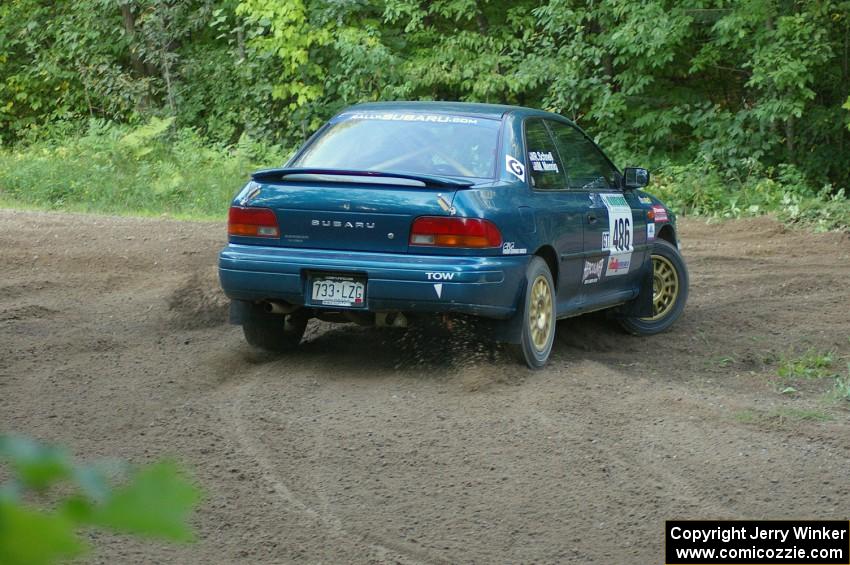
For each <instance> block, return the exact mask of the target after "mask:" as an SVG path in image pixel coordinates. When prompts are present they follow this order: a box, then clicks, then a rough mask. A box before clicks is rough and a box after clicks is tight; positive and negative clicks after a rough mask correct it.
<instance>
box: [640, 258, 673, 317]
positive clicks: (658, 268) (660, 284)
mask: <svg viewBox="0 0 850 565" xmlns="http://www.w3.org/2000/svg"><path fill="white" fill-rule="evenodd" d="M678 297H679V273H678V272H677V271H676V268H675V267H674V266H673V263H672V262H671V261H670V259H668V258H667V257H663V256H661V255H653V256H652V316H651V317H649V318H641V320H643V321H645V322H654V321H656V320H660V319H661V318H663V317H664V316H666V315H667V314H669V313H670V310H672V309H673V305H674V304H676V299H677V298H678Z"/></svg>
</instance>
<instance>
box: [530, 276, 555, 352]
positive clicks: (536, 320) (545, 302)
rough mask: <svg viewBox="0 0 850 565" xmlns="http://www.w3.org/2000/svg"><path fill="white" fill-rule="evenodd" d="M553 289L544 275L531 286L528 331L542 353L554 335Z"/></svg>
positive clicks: (535, 347) (536, 347)
mask: <svg viewBox="0 0 850 565" xmlns="http://www.w3.org/2000/svg"><path fill="white" fill-rule="evenodd" d="M553 323H554V320H553V319H552V289H551V288H550V287H549V282H548V281H547V280H546V277H544V276H543V275H540V276H538V277H537V278H536V279H534V284H532V285H531V306H530V308H529V309H528V329H529V330H530V334H531V342H532V343H533V344H534V349H536V350H537V351H538V352H542V351H543V350H545V349H546V345H547V344H548V343H549V336H550V334H551V333H552V325H553Z"/></svg>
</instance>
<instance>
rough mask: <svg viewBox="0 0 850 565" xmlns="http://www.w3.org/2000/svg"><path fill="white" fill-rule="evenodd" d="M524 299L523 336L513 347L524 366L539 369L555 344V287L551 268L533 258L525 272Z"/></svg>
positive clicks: (537, 258)
mask: <svg viewBox="0 0 850 565" xmlns="http://www.w3.org/2000/svg"><path fill="white" fill-rule="evenodd" d="M525 281H526V284H525V296H524V297H523V308H522V310H521V311H520V315H521V319H520V321H521V323H522V336H521V338H520V343H519V344H518V345H515V346H513V348H514V351H515V353H516V355H517V357H518V358H519V360H520V361H521V362H524V363H525V364H526V365H528V367H529V368H530V369H540V368H541V367H543V366H544V365H545V364H546V361H548V360H549V354H550V353H552V344H553V343H554V342H555V283H554V281H553V280H552V272H551V271H550V270H549V265H547V264H546V261H544V260H543V259H542V258H541V257H534V258H532V259H531V262H530V263H529V264H528V268H527V269H526V271H525Z"/></svg>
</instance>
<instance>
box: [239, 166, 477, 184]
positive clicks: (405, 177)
mask: <svg viewBox="0 0 850 565" xmlns="http://www.w3.org/2000/svg"><path fill="white" fill-rule="evenodd" d="M251 180H254V181H257V182H264V181H265V182H275V181H277V182H340V183H369V184H392V185H396V186H398V185H401V186H428V187H440V188H466V187H469V186H472V185H473V184H475V183H474V182H473V181H471V180H460V179H456V178H452V177H443V176H438V175H425V174H420V173H396V172H392V171H356V170H353V171H352V170H346V169H310V168H307V169H304V168H279V169H263V170H260V171H255V172H253V173H251Z"/></svg>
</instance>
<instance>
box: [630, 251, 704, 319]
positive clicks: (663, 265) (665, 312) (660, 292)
mask: <svg viewBox="0 0 850 565" xmlns="http://www.w3.org/2000/svg"><path fill="white" fill-rule="evenodd" d="M652 271H653V284H652V286H653V289H652V290H653V292H652V303H653V305H652V310H653V315H652V316H650V317H646V318H639V317H637V316H630V317H626V318H620V319H619V322H620V325H621V326H623V329H625V330H626V331H627V332H629V333H631V334H634V335H653V334H657V333H661V332H663V331H665V330H667V329H669V328H670V326H672V325H673V322H675V321H676V320H678V319H679V316H681V315H682V311H683V310H684V309H685V303H686V302H687V301H688V267H687V266H686V265H685V261H684V259H682V255H681V254H680V253H679V250H678V249H676V248H675V247H674V246H673V245H672V244H671V243H669V242H667V241H664V240H663V239H659V240H657V241H656V242H655V247H654V248H653V249H652Z"/></svg>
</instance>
